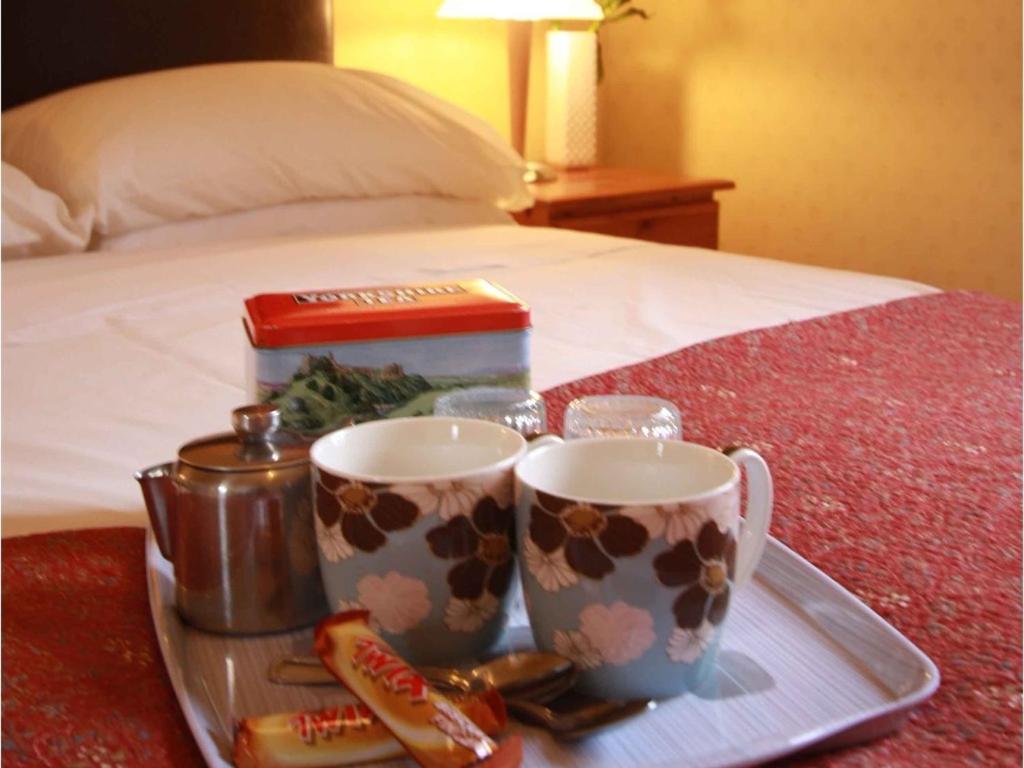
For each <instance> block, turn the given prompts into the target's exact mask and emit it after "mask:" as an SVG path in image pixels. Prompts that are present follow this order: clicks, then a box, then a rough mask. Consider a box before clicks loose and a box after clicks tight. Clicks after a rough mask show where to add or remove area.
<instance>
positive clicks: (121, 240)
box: [92, 195, 515, 251]
mask: <svg viewBox="0 0 1024 768" xmlns="http://www.w3.org/2000/svg"><path fill="white" fill-rule="evenodd" d="M514 223H515V221H514V219H513V218H512V217H511V216H509V215H508V214H507V213H502V212H501V211H499V210H498V209H497V208H495V207H494V206H493V205H488V204H487V203H480V202H476V201H473V200H455V199H452V198H448V197H423V196H419V195H409V196H402V197H377V198H373V199H372V200H316V201H310V202H301V203H285V204H284V205H272V206H270V207H269V208H257V209H255V210H252V211H241V212H239V213H226V214H224V215H223V216H210V217H208V218H205V219H190V220H189V221H179V222H176V223H174V224H163V225H161V226H159V227H150V228H149V229H138V230H136V231H134V232H129V233H127V234H125V235H115V236H114V237H100V238H99V239H98V240H97V241H95V242H93V243H92V247H93V248H95V249H96V250H100V251H149V250H158V249H163V248H181V247H186V246H198V245H212V244H216V243H227V242H239V241H248V240H266V239H268V238H277V237H300V236H301V237H330V236H336V235H354V234H364V233H367V232H379V231H385V230H408V229H432V228H438V227H478V226H487V225H494V224H514Z"/></svg>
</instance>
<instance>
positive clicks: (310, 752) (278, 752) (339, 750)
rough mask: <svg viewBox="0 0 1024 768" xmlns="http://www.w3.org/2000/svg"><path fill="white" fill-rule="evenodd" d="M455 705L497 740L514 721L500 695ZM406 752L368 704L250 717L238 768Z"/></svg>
mask: <svg viewBox="0 0 1024 768" xmlns="http://www.w3.org/2000/svg"><path fill="white" fill-rule="evenodd" d="M452 703H454V704H455V706H457V707H458V708H459V710H460V711H461V712H462V713H463V714H464V715H466V717H468V718H469V719H470V720H472V721H473V723H475V724H476V725H477V727H479V728H480V729H481V730H482V731H483V732H484V733H486V734H488V735H489V736H496V735H497V734H498V733H500V732H501V730H502V729H503V728H504V727H505V725H506V723H507V722H508V717H507V715H506V713H505V703H504V702H503V701H502V698H501V696H500V695H499V694H498V692H497V691H495V690H493V689H491V690H487V691H482V692H479V693H460V694H458V695H456V696H454V697H453V698H452ZM404 754H405V749H404V748H403V747H402V745H401V744H399V743H398V741H396V740H395V738H394V737H393V736H392V735H391V732H390V731H389V730H388V729H387V728H385V727H384V724H383V723H381V721H380V719H379V718H378V717H377V716H376V715H374V714H373V712H371V711H370V709H369V707H367V706H366V705H365V704H362V703H358V704H346V705H343V706H338V707H328V708H326V709H321V710H319V711H316V712H291V713H286V714H278V715H266V716H264V717H247V718H245V719H244V720H241V721H240V722H239V723H238V727H237V729H236V731H235V753H234V763H235V766H236V768H334V766H343V765H363V764H364V763H368V762H375V761H377V760H389V759H392V758H396V757H402V756H403V755H404Z"/></svg>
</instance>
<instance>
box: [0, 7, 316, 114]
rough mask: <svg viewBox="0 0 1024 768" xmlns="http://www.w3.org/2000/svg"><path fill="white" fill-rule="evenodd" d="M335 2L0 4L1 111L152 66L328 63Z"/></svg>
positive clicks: (158, 67)
mask: <svg viewBox="0 0 1024 768" xmlns="http://www.w3.org/2000/svg"><path fill="white" fill-rule="evenodd" d="M331 5H332V0H2V4H0V13H2V23H0V33H2V41H0V42H2V46H3V48H2V69H3V82H2V84H0V99H2V101H3V108H4V109H7V108H8V107H13V106H17V105H18V104H21V103H23V102H26V101H31V100H32V99H36V98H39V97H40V96H45V95H47V94H48V93H53V92H54V91H60V90H63V89H64V88H70V87H71V86H73V85H81V84H83V83H91V82H93V81H95V80H105V79H107V78H110V77H118V76H120V75H130V74H135V73H138V72H148V71H150V70H154V69H167V68H169V67H183V66H188V65H189V64H207V63H210V62H217V61H244V60H253V59H297V60H305V61H323V62H328V63H330V62H331V61H332V60H333V50H334V39H333V37H334V36H333V29H332V25H331V17H332V14H331Z"/></svg>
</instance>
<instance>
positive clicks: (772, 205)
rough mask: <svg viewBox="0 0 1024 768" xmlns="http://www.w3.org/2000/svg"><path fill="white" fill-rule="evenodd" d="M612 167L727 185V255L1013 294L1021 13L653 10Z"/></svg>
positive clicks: (625, 86)
mask: <svg viewBox="0 0 1024 768" xmlns="http://www.w3.org/2000/svg"><path fill="white" fill-rule="evenodd" d="M646 5H647V6H648V7H649V8H650V9H651V10H652V11H654V12H655V14H656V17H655V19H654V20H652V21H651V22H649V23H648V24H646V25H642V24H635V25H634V24H629V25H626V24H623V25H621V26H619V27H617V28H609V29H608V30H606V32H605V41H604V42H605V51H606V56H607V60H608V69H609V77H608V79H607V81H606V83H605V85H604V87H603V89H602V109H603V113H602V118H601V119H602V130H603V134H602V139H603V156H604V158H605V160H606V161H608V162H611V163H615V164H622V165H631V164H639V165H643V166H649V167H652V168H664V169H678V170H681V171H685V172H687V173H692V174H697V175H712V176H725V177H728V178H732V179H734V180H735V181H736V183H737V185H738V189H737V190H736V191H735V192H733V193H728V194H725V195H723V196H722V199H723V200H724V206H723V220H722V247H723V248H724V249H727V250H733V251H739V252H742V253H753V254H757V255H763V256H773V257H778V258H783V259H790V260H793V261H802V262H808V263H813V264H823V265H827V266H834V267H843V268H849V269H857V270H864V271H868V272H880V273H884V274H890V275H899V276H902V277H909V278H913V279H916V280H922V281H925V282H928V283H932V284H935V285H938V286H941V287H945V288H972V289H980V290H986V291H993V292H996V293H999V294H1001V295H1004V296H1011V297H1017V298H1019V297H1020V291H1021V16H1020V13H1021V11H1020V3H1019V2H1017V0H873V2H868V3H865V2H863V1H862V0H771V2H766V1H765V0H647V2H646Z"/></svg>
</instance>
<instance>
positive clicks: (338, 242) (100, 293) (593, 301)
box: [2, 226, 932, 536]
mask: <svg viewBox="0 0 1024 768" xmlns="http://www.w3.org/2000/svg"><path fill="white" fill-rule="evenodd" d="M461 277H485V278H489V279H493V280H495V281H496V282H498V283H500V284H501V285H503V286H505V287H506V288H508V289H510V290H511V291H513V292H514V293H515V294H516V295H518V296H519V297H521V298H523V299H525V300H526V301H528V302H529V303H530V304H531V305H532V307H533V323H534V328H535V331H534V337H533V372H534V385H535V386H536V387H537V388H540V389H543V388H546V387H550V386H552V385H555V384H559V383H563V382H567V381H571V380H573V379H576V378H578V377H581V376H585V375H588V374H593V373H598V372H600V371H604V370H607V369H610V368H615V367H618V366H622V365H627V364H630V363H635V362H638V361H641V360H644V359H647V358H650V357H652V356H656V355H660V354H664V353H667V352H670V351H672V350H674V349H677V348H679V347H682V346H685V345H689V344H694V343H697V342H701V341H705V340H708V339H712V338H716V337H719V336H724V335H728V334H732V333H737V332H740V331H745V330H749V329H753V328H760V327H765V326H771V325H776V324H780V323H784V322H787V321H791V320H802V319H807V318H811V317H816V316H820V315H824V314H829V313H832V312H837V311H842V310H848V309H854V308H857V307H862V306H867V305H871V304H877V303H882V302H885V301H889V300H893V299H898V298H903V297H906V296H911V295H915V294H921V293H926V292H929V291H931V290H932V289H930V288H928V287H926V286H922V285H918V284H914V283H908V282H905V281H901V280H894V279H889V278H883V277H874V276H869V275H863V274H857V273H852V272H839V271H834V270H827V269H820V268H814V267H807V266H800V265H795V264H787V263H782V262H776V261H769V260H764V259H757V258H751V257H745V256H735V255H728V254H723V253H718V252H714V251H705V250H700V249H693V248H678V247H673V246H661V245H655V244H650V243H642V242H638V241H633V240H623V239H616V238H609V237H604V236H600V235H590V234H583V233H576V232H568V231H559V230H550V229H527V228H520V227H515V226H483V227H472V228H453V229H439V230H430V231H410V232H401V233H386V234H373V235H362V236H351V237H335V238H319V239H310V238H306V239H295V238H292V239H278V240H274V241H270V242H267V241H261V242H255V241H254V242H248V243H243V242H238V243H234V244H228V245H219V246H206V247H194V248H184V249H179V250H173V251H162V252H148V253H84V254H74V255H69V256H57V257H51V258H43V259H36V260H32V261H19V262H13V263H9V264H5V265H4V268H3V306H2V310H3V371H2V381H3V446H2V464H3V472H2V484H3V485H2V494H3V495H2V505H3V506H2V512H3V516H2V533H3V535H4V536H10V535H16V534H23V533H29V532H37V531H45V530H53V529H61V528H80V527H90V526H102V525H125V524H130V525H142V524H144V521H145V515H144V511H143V507H142V500H141V496H140V493H139V490H138V488H137V486H136V484H135V482H134V480H133V479H132V472H133V471H134V470H136V469H138V468H141V467H144V466H147V465H150V464H154V463H157V462H160V461H165V460H169V459H172V458H174V456H175V453H176V449H177V447H178V446H179V445H180V444H181V443H182V442H184V441H186V440H188V439H190V438H193V437H196V436H199V435H203V434H207V433H210V432H216V431H222V430H224V429H226V428H227V427H228V423H229V412H230V410H231V409H232V408H234V407H236V406H238V405H239V404H241V403H243V402H244V399H245V394H244V382H243V379H244V364H243V360H244V351H245V344H246V341H245V337H244V335H243V332H242V325H241V322H240V320H239V318H240V315H241V311H242V300H243V299H244V298H245V297H247V296H249V295H252V294H254V293H258V292H264V291H288V290H300V289H312V288H331V287H342V286H364V285H374V284H388V283H396V282H405V281H439V280H449V279H455V278H461Z"/></svg>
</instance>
